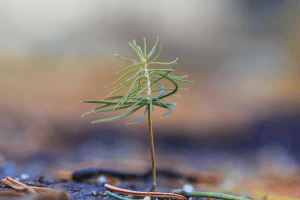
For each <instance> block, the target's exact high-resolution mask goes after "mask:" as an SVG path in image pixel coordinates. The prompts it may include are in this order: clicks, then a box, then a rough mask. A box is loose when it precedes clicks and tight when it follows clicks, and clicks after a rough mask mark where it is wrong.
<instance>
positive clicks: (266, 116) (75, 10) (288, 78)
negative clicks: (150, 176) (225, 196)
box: [0, 0, 300, 184]
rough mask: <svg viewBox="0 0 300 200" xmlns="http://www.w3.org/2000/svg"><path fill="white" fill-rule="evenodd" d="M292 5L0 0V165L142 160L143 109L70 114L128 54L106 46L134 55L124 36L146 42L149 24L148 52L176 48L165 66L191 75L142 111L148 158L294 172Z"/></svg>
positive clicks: (238, 0) (96, 93) (292, 0)
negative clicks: (167, 111) (148, 115)
mask: <svg viewBox="0 0 300 200" xmlns="http://www.w3.org/2000/svg"><path fill="white" fill-rule="evenodd" d="M299 13H300V3H299V1H298V0H289V1H281V0H273V1H268V0H227V1H223V0H209V1H208V0H195V1H180V0H173V1H155V0H153V1H133V0H129V1H114V0H110V1H98V0H89V1H79V0H59V1H58V0H51V1H50V0H27V1H21V0H10V1H0V22H1V27H0V35H1V37H0V90H1V92H0V98H1V103H0V160H1V161H0V163H1V164H2V168H3V169H4V170H5V173H6V174H7V175H11V176H13V175H14V174H16V173H20V172H24V171H25V172H26V170H27V173H31V174H33V175H36V174H41V173H46V172H45V171H49V169H51V170H56V169H70V168H72V166H75V165H76V166H78V163H90V164H86V165H93V163H94V164H95V160H98V161H99V160H100V162H99V163H100V164H99V163H98V164H97V165H100V166H102V167H107V165H106V164H107V163H110V161H118V162H120V163H127V164H128V163H129V165H130V166H135V167H134V169H135V170H137V169H138V170H142V171H143V169H146V168H147V169H148V168H149V167H150V166H151V164H150V147H149V144H148V143H149V138H148V128H147V120H144V121H143V122H141V123H139V124H134V125H126V122H127V121H129V120H130V119H135V118H137V117H139V114H138V115H134V116H130V117H128V118H125V119H122V120H119V121H113V122H107V123H98V124H93V125H92V124H90V122H91V121H93V120H96V119H100V118H105V117H109V116H115V115H116V114H122V112H120V113H101V114H94V115H89V116H85V117H83V118H81V115H82V114H83V113H85V112H87V111H90V110H91V109H92V108H94V107H95V106H94V105H89V104H84V103H80V101H82V100H101V99H104V98H105V97H106V96H107V95H108V94H109V93H110V92H112V91H113V89H112V88H109V89H105V88H104V86H106V85H109V84H110V83H112V82H114V81H115V80H116V79H117V78H118V77H119V75H117V74H116V71H119V70H121V69H123V68H125V67H126V66H128V64H129V63H126V62H125V61H123V60H121V59H118V58H117V57H115V56H113V54H114V53H117V54H119V55H122V56H124V57H128V58H131V59H134V58H135V57H134V53H133V51H132V50H131V48H130V46H129V45H128V42H132V41H133V40H134V39H136V41H137V43H138V45H140V46H143V42H142V41H143V37H145V38H146V40H147V44H148V48H147V50H148V51H150V49H151V48H152V46H153V45H154V43H155V40H156V37H157V36H158V37H159V43H161V44H163V51H162V54H161V56H160V61H164V62H169V61H173V60H174V59H175V58H176V57H178V58H179V61H178V66H177V69H176V71H175V72H174V74H175V75H188V76H189V77H188V79H189V80H193V81H194V82H193V83H192V84H188V83H182V84H181V87H185V88H186V87H188V88H189V89H190V90H189V91H180V92H179V93H180V95H181V97H180V98H179V99H172V102H176V103H177V105H178V106H177V107H175V108H174V113H173V114H172V115H170V116H168V117H165V118H162V117H161V114H162V113H163V112H164V110H163V111H162V110H160V109H156V111H155V113H154V115H153V117H154V119H153V126H154V127H153V129H154V140H155V148H156V149H155V151H156V158H157V164H158V165H159V166H164V167H172V168H177V169H182V168H183V167H185V168H184V169H188V170H190V171H193V170H194V171H211V172H220V173H224V174H225V175H226V176H227V177H229V178H230V177H234V175H232V174H231V173H230V171H232V170H233V171H235V172H239V173H238V175H236V173H235V177H234V178H232V179H234V181H235V182H234V183H235V184H239V181H242V180H244V179H245V177H246V175H247V174H248V175H251V176H253V175H255V176H266V175H274V174H275V175H280V176H284V177H299V175H300V173H299V163H300V136H299V133H300V118H299V116H300V90H299V89H300V79H299V78H300V68H299V67H300V66H299V63H300V48H299V45H300V39H299V38H300V37H299V34H300V23H299V19H300V18H299ZM156 53H157V52H156ZM103 161H105V162H103ZM119 166H121V165H114V166H113V167H114V168H118V167H119ZM141 166H144V168H141ZM122 167H123V165H122ZM29 169H30V171H29ZM32 169H34V170H32ZM120 169H124V168H121V167H120ZM131 169H133V168H131ZM236 176H237V177H238V178H237V177H236Z"/></svg>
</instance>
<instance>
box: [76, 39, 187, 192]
mask: <svg viewBox="0 0 300 200" xmlns="http://www.w3.org/2000/svg"><path fill="white" fill-rule="evenodd" d="M157 44H158V38H157V39H156V43H155V45H154V47H153V48H152V50H151V51H150V52H149V53H148V54H147V52H146V40H145V38H144V49H143V50H142V49H141V48H140V47H139V46H137V45H136V41H135V40H134V41H133V43H132V44H131V43H129V45H130V46H131V48H132V49H133V51H134V52H135V54H136V55H137V57H138V61H135V60H131V59H127V58H124V57H122V56H119V55H117V54H115V55H116V56H117V57H118V58H121V59H123V60H125V61H128V62H131V63H132V64H131V65H130V66H128V67H126V68H125V69H123V70H121V71H119V72H117V74H120V73H124V75H123V76H121V77H120V78H119V79H118V80H117V81H115V82H114V83H112V84H111V85H109V86H107V87H106V88H108V87H112V86H115V85H117V84H118V86H116V90H115V91H113V92H112V93H110V94H109V95H108V96H109V97H108V98H106V99H104V100H102V101H83V102H86V103H95V104H100V106H99V107H97V108H95V109H93V110H92V111H90V112H87V113H85V114H83V115H82V116H85V115H87V114H94V113H99V112H110V111H117V110H122V109H131V110H130V111H129V112H127V113H126V114H123V115H119V116H116V117H112V118H105V119H98V120H95V121H93V122H92V123H98V122H106V121H112V120H117V119H121V118H124V117H127V116H129V115H131V114H133V113H135V112H136V111H138V110H140V109H142V108H143V107H144V112H143V114H142V116H141V117H140V118H138V119H135V120H132V121H129V122H130V123H134V122H139V121H142V120H143V119H144V116H145V115H146V113H147V114H148V125H149V136H150V146H151V159H152V175H153V182H152V187H151V191H155V187H156V170H155V159H154V143H153V132H152V118H151V112H152V111H153V107H154V106H156V107H161V108H164V109H167V110H168V112H167V113H165V114H164V115H163V116H166V115H169V114H171V113H172V112H173V109H172V108H173V107H174V106H176V104H175V103H169V101H170V100H167V99H166V98H167V97H169V96H173V97H179V96H178V95H175V93H176V92H177V91H178V90H187V89H186V88H178V84H177V82H188V83H190V82H192V81H188V80H185V78H186V77H187V76H174V75H171V74H170V73H171V72H173V71H174V69H175V67H176V65H177V60H178V58H176V59H175V60H174V61H172V62H168V63H165V62H156V60H157V59H158V58H159V56H160V54H161V51H162V45H160V48H159V52H158V54H157V56H156V57H155V58H154V59H153V60H151V61H150V58H151V56H152V55H153V54H154V52H155V49H156V47H157ZM150 65H171V66H172V67H171V68H168V69H152V68H149V66H150ZM129 75H131V77H130V78H128V77H129ZM125 77H127V79H126V80H125V81H124V82H121V81H122V80H123V79H124V78H125ZM161 80H168V81H169V82H170V83H172V85H173V86H174V88H165V87H164V86H163V85H162V84H161V83H160V81H161ZM125 88H127V89H128V91H127V92H126V93H125V94H124V95H117V96H114V95H115V94H116V93H118V92H119V91H121V90H123V89H125ZM155 93H157V95H156V96H155V95H153V94H155Z"/></svg>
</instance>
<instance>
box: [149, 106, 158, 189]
mask: <svg viewBox="0 0 300 200" xmlns="http://www.w3.org/2000/svg"><path fill="white" fill-rule="evenodd" d="M148 125H149V136H150V146H151V159H152V186H151V189H150V191H151V192H155V188H156V170H155V156H154V142H153V131H152V118H151V109H150V104H149V105H148Z"/></svg>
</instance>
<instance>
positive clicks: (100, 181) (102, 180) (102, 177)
mask: <svg viewBox="0 0 300 200" xmlns="http://www.w3.org/2000/svg"><path fill="white" fill-rule="evenodd" d="M97 182H98V184H105V183H106V178H105V176H103V175H101V176H99V178H98V179H97Z"/></svg>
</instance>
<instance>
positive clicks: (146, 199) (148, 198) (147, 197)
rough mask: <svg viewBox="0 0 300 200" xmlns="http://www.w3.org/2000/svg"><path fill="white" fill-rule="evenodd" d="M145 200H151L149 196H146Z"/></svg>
mask: <svg viewBox="0 0 300 200" xmlns="http://www.w3.org/2000/svg"><path fill="white" fill-rule="evenodd" d="M143 200H151V199H150V197H149V196H145V197H144V198H143Z"/></svg>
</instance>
